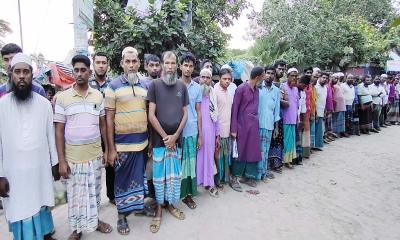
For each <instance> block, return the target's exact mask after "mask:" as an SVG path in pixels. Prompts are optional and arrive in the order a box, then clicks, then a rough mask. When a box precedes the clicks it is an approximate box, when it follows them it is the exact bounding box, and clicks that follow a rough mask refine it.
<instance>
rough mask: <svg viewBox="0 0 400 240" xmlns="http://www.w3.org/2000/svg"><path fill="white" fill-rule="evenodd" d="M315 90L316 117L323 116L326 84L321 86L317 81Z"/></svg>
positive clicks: (326, 90) (326, 91)
mask: <svg viewBox="0 0 400 240" xmlns="http://www.w3.org/2000/svg"><path fill="white" fill-rule="evenodd" d="M315 90H316V92H317V100H316V110H317V117H324V115H325V107H326V98H327V95H328V89H327V87H326V85H324V86H321V84H319V82H318V83H317V85H315Z"/></svg>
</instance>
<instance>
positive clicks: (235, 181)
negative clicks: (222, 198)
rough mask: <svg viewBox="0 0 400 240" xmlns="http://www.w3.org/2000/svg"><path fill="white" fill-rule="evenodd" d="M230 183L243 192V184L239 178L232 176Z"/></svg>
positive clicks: (236, 189)
mask: <svg viewBox="0 0 400 240" xmlns="http://www.w3.org/2000/svg"><path fill="white" fill-rule="evenodd" d="M229 185H230V186H231V188H232V189H233V190H235V191H237V192H243V189H242V186H240V183H239V181H238V179H237V178H236V177H235V178H232V179H231V181H230V182H229Z"/></svg>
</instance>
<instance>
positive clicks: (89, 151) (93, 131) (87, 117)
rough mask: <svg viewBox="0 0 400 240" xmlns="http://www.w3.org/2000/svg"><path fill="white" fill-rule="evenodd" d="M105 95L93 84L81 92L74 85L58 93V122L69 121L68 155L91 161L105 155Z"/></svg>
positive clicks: (71, 157)
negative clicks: (103, 146)
mask: <svg viewBox="0 0 400 240" xmlns="http://www.w3.org/2000/svg"><path fill="white" fill-rule="evenodd" d="M104 115H105V113H104V101H103V95H102V94H101V93H100V92H99V91H97V90H96V89H93V88H91V87H89V88H88V91H87V95H86V96H81V95H80V94H79V93H78V92H77V91H75V89H74V88H73V87H71V88H70V89H68V90H65V91H64V92H62V93H60V94H59V95H58V96H57V100H56V106H55V114H54V122H58V123H65V159H66V160H67V161H68V162H72V163H85V162H89V161H91V160H93V159H95V158H97V157H98V156H100V155H102V153H103V152H102V149H101V134H100V117H102V116H104Z"/></svg>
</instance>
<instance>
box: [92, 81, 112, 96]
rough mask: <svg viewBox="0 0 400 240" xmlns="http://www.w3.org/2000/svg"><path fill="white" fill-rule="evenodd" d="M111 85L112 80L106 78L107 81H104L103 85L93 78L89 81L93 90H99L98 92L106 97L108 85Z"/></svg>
mask: <svg viewBox="0 0 400 240" xmlns="http://www.w3.org/2000/svg"><path fill="white" fill-rule="evenodd" d="M109 83H110V79H108V78H106V80H105V81H104V83H103V84H101V85H100V84H99V82H97V81H96V78H93V79H91V80H90V81H89V86H90V87H91V88H94V89H97V90H98V91H100V92H101V94H103V96H104V92H105V90H106V88H107V86H108V84H109Z"/></svg>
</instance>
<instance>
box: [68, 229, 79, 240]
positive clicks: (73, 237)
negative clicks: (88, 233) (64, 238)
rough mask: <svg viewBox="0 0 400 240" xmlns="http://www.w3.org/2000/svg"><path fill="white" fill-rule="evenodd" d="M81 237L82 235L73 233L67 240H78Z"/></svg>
mask: <svg viewBox="0 0 400 240" xmlns="http://www.w3.org/2000/svg"><path fill="white" fill-rule="evenodd" d="M81 237H82V233H81V232H80V233H77V232H76V231H74V232H73V233H72V234H71V235H69V237H68V240H79V239H81Z"/></svg>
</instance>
